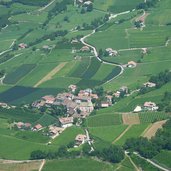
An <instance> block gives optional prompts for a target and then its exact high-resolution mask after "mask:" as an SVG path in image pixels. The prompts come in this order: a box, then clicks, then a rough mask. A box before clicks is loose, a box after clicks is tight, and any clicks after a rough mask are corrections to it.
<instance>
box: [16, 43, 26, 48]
mask: <svg viewBox="0 0 171 171" xmlns="http://www.w3.org/2000/svg"><path fill="white" fill-rule="evenodd" d="M18 47H19V48H20V49H25V48H27V44H25V43H20V44H19V45H18Z"/></svg>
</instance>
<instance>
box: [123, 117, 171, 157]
mask: <svg viewBox="0 0 171 171" xmlns="http://www.w3.org/2000/svg"><path fill="white" fill-rule="evenodd" d="M124 149H125V150H129V151H136V152H138V153H139V154H140V155H141V156H143V157H145V158H153V157H154V156H155V155H157V154H158V153H159V152H160V151H161V150H171V119H169V120H168V121H167V122H166V123H165V124H164V125H163V129H160V130H158V132H157V133H156V136H155V137H153V138H152V139H151V140H148V139H147V138H143V137H140V138H131V139H128V140H127V141H126V143H125V145H124Z"/></svg>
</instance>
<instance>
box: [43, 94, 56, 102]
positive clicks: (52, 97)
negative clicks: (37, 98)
mask: <svg viewBox="0 0 171 171" xmlns="http://www.w3.org/2000/svg"><path fill="white" fill-rule="evenodd" d="M42 99H43V100H44V101H45V103H46V104H53V103H54V102H55V97H54V96H52V95H47V96H44V97H42Z"/></svg>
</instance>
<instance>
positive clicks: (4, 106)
mask: <svg viewBox="0 0 171 171" xmlns="http://www.w3.org/2000/svg"><path fill="white" fill-rule="evenodd" d="M0 107H2V108H9V106H8V104H7V103H0Z"/></svg>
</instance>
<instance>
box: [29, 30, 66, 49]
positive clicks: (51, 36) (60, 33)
mask: <svg viewBox="0 0 171 171" xmlns="http://www.w3.org/2000/svg"><path fill="white" fill-rule="evenodd" d="M67 33H68V31H67V30H59V31H56V32H53V33H50V34H47V35H44V36H42V37H41V38H38V39H36V40H35V41H34V42H30V43H29V44H28V45H29V46H34V45H36V44H38V43H41V42H42V41H44V40H48V39H50V40H55V38H56V37H60V36H61V37H63V36H65V35H66V34H67Z"/></svg>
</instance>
